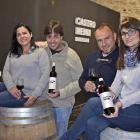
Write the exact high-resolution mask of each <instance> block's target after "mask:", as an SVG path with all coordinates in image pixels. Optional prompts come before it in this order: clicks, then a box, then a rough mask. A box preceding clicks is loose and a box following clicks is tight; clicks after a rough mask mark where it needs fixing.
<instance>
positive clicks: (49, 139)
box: [0, 133, 57, 140]
mask: <svg viewBox="0 0 140 140" xmlns="http://www.w3.org/2000/svg"><path fill="white" fill-rule="evenodd" d="M56 137H57V135H56V133H55V134H53V135H52V136H50V137H47V138H43V139H38V140H53V139H54V138H56ZM0 140H4V139H0Z"/></svg>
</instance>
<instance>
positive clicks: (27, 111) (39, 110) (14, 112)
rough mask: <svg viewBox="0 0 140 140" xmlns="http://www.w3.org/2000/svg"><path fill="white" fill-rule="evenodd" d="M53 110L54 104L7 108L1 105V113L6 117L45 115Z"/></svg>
mask: <svg viewBox="0 0 140 140" xmlns="http://www.w3.org/2000/svg"><path fill="white" fill-rule="evenodd" d="M50 111H52V105H49V106H43V107H34V108H5V107H0V115H1V116H5V117H32V116H38V115H39V114H40V115H45V114H47V113H50Z"/></svg>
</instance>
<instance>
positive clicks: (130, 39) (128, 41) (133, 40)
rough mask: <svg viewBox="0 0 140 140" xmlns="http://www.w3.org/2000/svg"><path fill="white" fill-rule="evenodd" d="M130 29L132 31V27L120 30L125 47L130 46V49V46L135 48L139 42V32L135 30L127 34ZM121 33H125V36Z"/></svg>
mask: <svg viewBox="0 0 140 140" xmlns="http://www.w3.org/2000/svg"><path fill="white" fill-rule="evenodd" d="M131 30H132V31H133V30H134V29H127V28H122V30H121V34H122V40H123V42H124V44H125V45H126V46H127V47H130V49H131V47H132V48H136V47H137V46H138V45H139V42H140V34H139V32H138V30H135V34H133V35H129V34H128V33H129V32H130V31H131ZM132 31H131V32H132ZM123 34H125V36H123Z"/></svg>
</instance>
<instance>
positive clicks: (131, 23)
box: [117, 17, 140, 70]
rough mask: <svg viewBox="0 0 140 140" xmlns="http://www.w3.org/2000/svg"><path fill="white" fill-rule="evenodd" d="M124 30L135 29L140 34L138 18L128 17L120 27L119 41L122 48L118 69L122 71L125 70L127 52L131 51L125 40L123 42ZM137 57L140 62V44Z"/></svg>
mask: <svg viewBox="0 0 140 140" xmlns="http://www.w3.org/2000/svg"><path fill="white" fill-rule="evenodd" d="M123 28H126V29H129V28H131V29H135V30H137V31H138V32H139V34H140V21H139V20H138V19H136V18H133V17H127V18H125V19H124V20H123V21H122V22H121V24H120V25H119V39H120V46H119V58H118V61H117V69H118V70H120V69H124V68H125V67H124V59H123V58H124V54H125V52H126V50H128V49H129V47H127V46H126V45H125V44H124V42H123V40H122V36H121V30H122V29H123ZM136 57H137V59H138V62H140V44H139V46H138V51H137V53H136Z"/></svg>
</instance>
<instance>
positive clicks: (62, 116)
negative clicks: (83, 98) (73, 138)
mask: <svg viewBox="0 0 140 140" xmlns="http://www.w3.org/2000/svg"><path fill="white" fill-rule="evenodd" d="M72 107H73V104H72V105H71V106H70V107H53V112H54V118H55V125H56V131H57V138H60V137H61V136H62V135H63V134H64V133H65V132H66V131H67V126H68V120H69V117H70V114H71V110H72Z"/></svg>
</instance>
